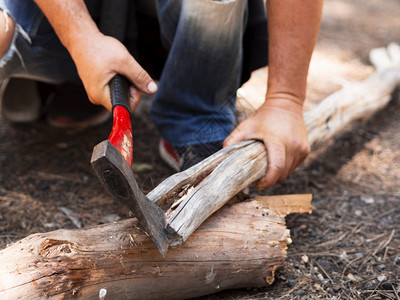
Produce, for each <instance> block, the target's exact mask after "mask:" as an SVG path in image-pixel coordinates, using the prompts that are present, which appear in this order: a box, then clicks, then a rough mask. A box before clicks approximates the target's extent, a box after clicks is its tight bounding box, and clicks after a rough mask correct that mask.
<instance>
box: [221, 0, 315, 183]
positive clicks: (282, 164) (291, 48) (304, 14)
mask: <svg viewBox="0 0 400 300" xmlns="http://www.w3.org/2000/svg"><path fill="white" fill-rule="evenodd" d="M322 3H323V1H322V0H311V1H310V0H268V1H267V11H268V33H269V63H268V70H269V71H268V72H269V75H268V89H267V95H266V98H265V102H264V104H263V105H262V106H261V107H260V108H259V109H257V111H256V112H255V113H254V114H252V115H251V116H250V117H249V118H247V119H246V120H244V121H243V122H242V123H240V124H239V125H238V127H237V128H236V129H235V130H234V131H233V132H232V133H231V134H230V135H229V136H228V138H227V139H226V140H225V143H224V146H228V145H231V144H233V143H236V142H238V141H241V140H245V139H258V140H261V141H263V142H264V144H265V147H266V149H267V151H268V169H267V173H266V175H265V177H264V178H262V179H261V180H260V181H259V182H258V183H257V188H259V189H261V188H266V187H269V186H271V185H273V184H274V183H276V182H278V181H280V180H283V179H284V178H286V177H287V176H288V175H289V174H290V173H291V172H293V170H294V169H295V168H296V167H298V166H299V165H300V164H301V163H302V162H303V160H304V159H305V158H306V157H307V155H308V153H309V151H310V146H309V143H308V139H307V131H306V127H305V124H304V120H303V103H304V99H305V95H306V85H307V74H308V67H309V63H310V59H311V55H312V52H313V49H314V46H315V42H316V39H317V36H318V31H319V24H320V20H321V13H322Z"/></svg>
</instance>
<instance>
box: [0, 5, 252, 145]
mask: <svg viewBox="0 0 400 300" xmlns="http://www.w3.org/2000/svg"><path fill="white" fill-rule="evenodd" d="M143 1H145V2H143ZM150 1H154V2H152V5H148V4H149V3H150ZM141 3H146V5H141ZM153 4H154V5H153ZM137 5H138V6H139V7H138V9H139V10H140V9H142V10H144V11H147V12H148V13H149V14H153V15H156V16H157V17H158V21H159V24H160V31H161V39H162V41H163V44H164V46H165V47H166V48H167V49H168V51H169V54H168V58H167V61H166V63H165V65H164V68H163V72H162V75H161V78H160V81H159V90H158V92H157V93H156V95H155V96H154V102H153V106H152V109H151V116H152V118H153V120H154V122H155V124H156V125H157V128H158V130H159V132H160V134H161V135H162V136H163V137H164V138H165V139H166V140H167V141H168V142H170V143H171V144H172V145H174V146H183V145H190V144H201V143H209V142H216V141H222V140H224V139H225V137H226V136H227V135H228V134H229V133H230V132H231V130H232V129H233V127H234V120H235V116H234V112H235V100H236V90H237V89H238V87H239V84H240V74H241V67H242V59H243V50H242V39H243V32H244V27H245V18H246V9H247V1H244V0H219V1H217V0H215V1H213V0H184V1H182V0H140V1H137ZM0 9H1V10H3V12H6V13H7V14H9V15H10V16H11V17H12V18H13V19H14V20H15V22H16V24H17V30H16V32H15V35H14V38H13V42H12V46H11V47H10V49H9V50H8V51H7V53H6V54H5V56H4V57H3V58H2V59H1V60H0V81H2V80H4V79H5V78H7V77H25V78H33V79H36V80H41V81H45V82H50V83H61V82H64V81H70V82H71V81H72V82H79V78H78V75H77V72H76V68H75V66H74V64H73V62H72V59H71V57H70V56H69V53H68V51H67V50H66V49H65V48H64V47H63V46H62V45H61V43H60V41H59V40H58V38H57V36H56V34H55V32H54V30H53V29H52V28H51V26H50V24H49V23H48V21H47V19H46V18H45V17H44V16H43V14H42V12H41V11H40V9H39V8H38V7H37V5H36V4H35V3H34V1H33V0H0ZM154 9H155V10H156V11H149V10H154ZM0 30H1V29H0Z"/></svg>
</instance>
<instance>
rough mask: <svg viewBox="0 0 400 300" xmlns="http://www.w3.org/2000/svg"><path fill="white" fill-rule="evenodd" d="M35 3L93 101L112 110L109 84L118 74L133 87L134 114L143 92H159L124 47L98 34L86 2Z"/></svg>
mask: <svg viewBox="0 0 400 300" xmlns="http://www.w3.org/2000/svg"><path fill="white" fill-rule="evenodd" d="M35 2H36V3H37V4H38V5H39V7H40V8H41V9H42V11H43V12H44V14H45V15H46V17H47V18H48V20H49V21H50V23H51V25H52V26H53V28H54V30H55V31H56V33H57V36H58V37H59V38H60V40H61V42H62V44H63V45H64V46H65V47H66V48H67V49H68V51H69V53H70V54H71V56H72V59H73V60H74V62H75V65H76V67H77V69H78V73H79V76H80V78H81V80H82V82H83V84H84V86H85V89H86V92H87V94H88V97H89V99H90V101H91V102H93V103H94V104H100V105H103V106H104V107H106V108H107V109H109V110H111V99H110V91H109V87H108V83H109V82H110V80H111V79H112V78H113V77H114V76H115V75H116V74H121V75H124V76H125V77H126V78H127V79H128V80H129V81H130V82H131V84H132V86H131V89H130V92H131V97H130V102H131V108H132V111H133V110H134V109H135V108H136V106H137V105H138V104H139V101H140V95H141V92H144V93H148V94H153V93H155V92H156V91H157V86H156V84H155V83H154V81H153V80H152V79H151V78H150V76H149V75H148V74H147V72H146V71H145V70H144V69H143V68H142V67H141V66H140V65H139V64H138V63H137V62H136V61H135V59H134V58H133V57H132V56H131V55H130V54H129V52H128V50H127V49H126V48H125V46H124V45H123V44H122V43H120V42H119V41H117V40H116V39H114V38H112V37H108V36H105V35H103V34H102V33H101V32H100V31H99V29H98V28H97V26H96V24H95V22H94V21H93V20H92V18H91V17H90V15H89V12H88V11H87V8H86V6H85V3H84V1H83V0H68V1H65V0H35Z"/></svg>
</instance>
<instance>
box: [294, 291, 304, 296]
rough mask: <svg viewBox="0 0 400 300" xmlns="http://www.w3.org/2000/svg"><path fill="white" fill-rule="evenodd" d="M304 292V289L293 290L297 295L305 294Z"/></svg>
mask: <svg viewBox="0 0 400 300" xmlns="http://www.w3.org/2000/svg"><path fill="white" fill-rule="evenodd" d="M303 294H304V291H303V290H295V291H294V292H293V295H295V296H300V295H303Z"/></svg>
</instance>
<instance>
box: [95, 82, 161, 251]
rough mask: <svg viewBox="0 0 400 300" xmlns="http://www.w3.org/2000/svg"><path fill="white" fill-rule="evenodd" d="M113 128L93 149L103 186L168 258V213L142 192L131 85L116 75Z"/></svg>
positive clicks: (112, 97)
mask: <svg viewBox="0 0 400 300" xmlns="http://www.w3.org/2000/svg"><path fill="white" fill-rule="evenodd" d="M109 85H110V91H111V101H112V105H113V106H112V107H113V108H112V112H113V127H112V131H111V134H110V136H109V138H108V139H107V140H105V141H103V142H101V143H99V144H98V145H96V146H95V147H94V149H93V153H92V158H91V164H92V166H93V168H94V170H95V172H96V175H97V177H98V178H99V180H100V182H101V183H102V184H103V185H104V186H105V187H106V189H107V190H108V191H109V192H110V193H111V194H112V195H113V196H114V198H115V199H117V200H119V201H120V202H122V203H123V204H125V205H126V206H127V207H128V208H129V209H130V210H131V211H132V213H133V214H134V215H135V217H136V218H137V219H138V221H139V223H140V224H141V226H142V227H143V229H144V230H145V231H146V232H147V233H148V235H149V236H150V237H151V239H152V240H153V241H154V243H155V244H156V246H157V249H158V250H159V251H160V253H161V255H162V257H164V258H165V256H166V254H167V249H168V239H167V235H166V232H165V230H164V229H165V226H166V218H165V213H164V211H163V210H162V209H161V208H160V207H159V206H157V205H156V204H155V203H153V202H152V201H150V200H149V199H148V198H147V197H146V196H145V195H144V194H143V192H142V191H141V190H140V189H139V187H138V184H137V182H136V179H135V176H134V174H133V171H132V168H131V167H132V160H133V136H132V122H131V113H130V107H129V85H130V84H129V81H128V80H127V79H126V78H125V77H123V76H122V75H116V76H115V77H114V78H113V79H112V80H111V81H110V84H109Z"/></svg>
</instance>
